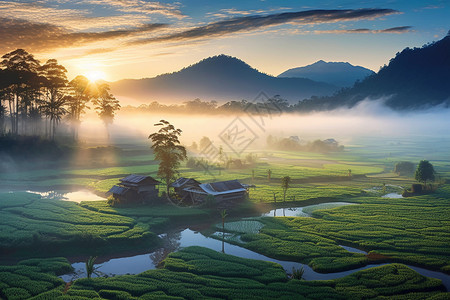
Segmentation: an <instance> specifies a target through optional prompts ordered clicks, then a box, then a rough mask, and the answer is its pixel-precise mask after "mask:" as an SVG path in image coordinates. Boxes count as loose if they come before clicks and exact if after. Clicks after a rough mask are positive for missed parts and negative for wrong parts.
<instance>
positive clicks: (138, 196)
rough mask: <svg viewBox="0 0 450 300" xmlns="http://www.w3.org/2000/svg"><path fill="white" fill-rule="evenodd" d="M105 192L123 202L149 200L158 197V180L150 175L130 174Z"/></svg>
mask: <svg viewBox="0 0 450 300" xmlns="http://www.w3.org/2000/svg"><path fill="white" fill-rule="evenodd" d="M119 181H120V183H119V184H117V185H114V186H113V187H112V188H111V189H110V190H109V191H108V193H107V194H112V195H113V197H114V198H116V199H119V200H120V202H124V203H142V202H150V201H151V200H153V199H156V198H157V197H158V193H159V190H158V185H159V184H160V183H161V182H160V181H158V180H156V179H154V178H153V177H151V176H145V175H136V174H131V175H128V176H127V177H124V178H122V179H120V180H119Z"/></svg>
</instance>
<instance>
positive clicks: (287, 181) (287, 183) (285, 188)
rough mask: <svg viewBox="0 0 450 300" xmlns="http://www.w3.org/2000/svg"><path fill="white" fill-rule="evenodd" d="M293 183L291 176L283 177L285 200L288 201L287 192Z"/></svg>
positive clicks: (282, 186) (282, 184)
mask: <svg viewBox="0 0 450 300" xmlns="http://www.w3.org/2000/svg"><path fill="white" fill-rule="evenodd" d="M290 183H291V177H289V176H284V177H283V178H281V188H282V189H283V202H284V201H286V192H287V190H288V189H289V187H290V185H289V184H290Z"/></svg>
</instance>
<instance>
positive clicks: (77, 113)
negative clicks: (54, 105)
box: [67, 75, 92, 139]
mask: <svg viewBox="0 0 450 300" xmlns="http://www.w3.org/2000/svg"><path fill="white" fill-rule="evenodd" d="M69 86H70V87H71V88H72V95H70V96H69V97H68V98H67V104H68V106H69V117H70V120H71V122H72V126H73V137H74V139H76V138H77V137H78V127H79V126H80V123H81V115H82V114H83V113H84V112H85V109H86V108H87V103H88V102H89V101H90V100H91V98H92V91H91V89H90V86H89V79H87V78H86V77H84V76H83V75H78V76H77V77H75V78H74V79H73V80H72V81H71V82H69Z"/></svg>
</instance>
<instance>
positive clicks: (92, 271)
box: [86, 256, 97, 278]
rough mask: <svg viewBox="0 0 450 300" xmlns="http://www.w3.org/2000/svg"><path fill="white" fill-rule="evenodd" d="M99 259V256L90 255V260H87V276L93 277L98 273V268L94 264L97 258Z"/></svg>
mask: <svg viewBox="0 0 450 300" xmlns="http://www.w3.org/2000/svg"><path fill="white" fill-rule="evenodd" d="M96 259H97V256H90V257H89V258H88V260H87V261H86V275H87V278H91V276H92V274H96V275H97V273H96V271H97V270H96V268H95V266H94V263H95V260H96Z"/></svg>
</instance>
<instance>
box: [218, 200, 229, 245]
mask: <svg viewBox="0 0 450 300" xmlns="http://www.w3.org/2000/svg"><path fill="white" fill-rule="evenodd" d="M227 216H228V215H227V210H226V209H224V210H222V211H221V212H220V217H221V218H222V253H225V244H224V242H225V218H226V217H227Z"/></svg>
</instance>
